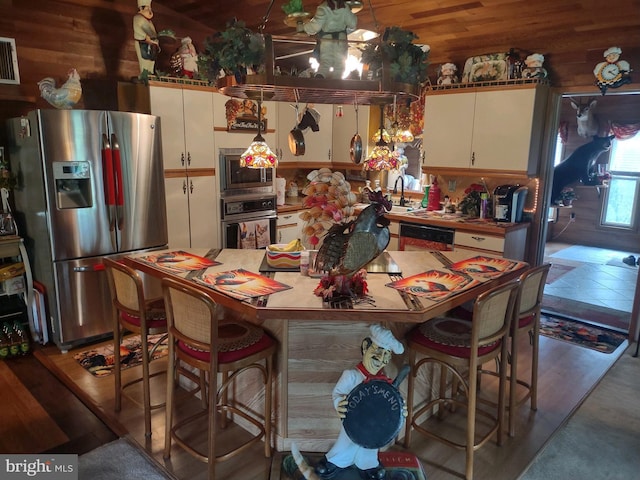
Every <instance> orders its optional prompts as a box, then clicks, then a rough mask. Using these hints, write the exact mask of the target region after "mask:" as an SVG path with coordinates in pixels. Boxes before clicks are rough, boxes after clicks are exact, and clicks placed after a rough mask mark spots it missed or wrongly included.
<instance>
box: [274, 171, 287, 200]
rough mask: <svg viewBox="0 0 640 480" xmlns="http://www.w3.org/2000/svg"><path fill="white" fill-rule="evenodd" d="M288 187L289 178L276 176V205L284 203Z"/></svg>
mask: <svg viewBox="0 0 640 480" xmlns="http://www.w3.org/2000/svg"><path fill="white" fill-rule="evenodd" d="M286 189H287V180H286V179H284V178H281V177H277V178H276V205H284V195H285V191H286Z"/></svg>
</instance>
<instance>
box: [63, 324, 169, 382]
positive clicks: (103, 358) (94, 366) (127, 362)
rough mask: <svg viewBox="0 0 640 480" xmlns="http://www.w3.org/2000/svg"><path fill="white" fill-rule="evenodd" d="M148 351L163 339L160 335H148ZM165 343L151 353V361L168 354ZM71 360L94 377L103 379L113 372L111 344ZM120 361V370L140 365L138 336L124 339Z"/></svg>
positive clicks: (139, 341) (76, 355)
mask: <svg viewBox="0 0 640 480" xmlns="http://www.w3.org/2000/svg"><path fill="white" fill-rule="evenodd" d="M147 338H148V342H149V345H148V347H149V351H151V350H152V349H153V348H154V346H155V345H156V344H157V343H158V342H161V341H162V339H163V335H162V334H157V335H149V337H147ZM168 353H169V352H168V350H167V345H166V341H165V343H161V344H160V345H158V347H157V348H156V349H155V351H154V352H153V357H152V360H156V359H158V358H161V357H165V356H167V354H168ZM73 358H75V360H76V361H77V362H78V363H79V364H80V365H82V367H83V368H85V369H86V370H87V371H88V372H90V373H91V374H92V375H94V376H96V377H105V376H108V375H111V373H112V372H113V344H112V343H110V344H106V345H104V346H100V347H96V348H93V349H91V350H86V351H84V352H80V353H76V354H75V355H74V356H73ZM120 361H121V362H122V369H127V368H131V367H135V366H137V365H140V364H141V363H142V343H141V339H140V335H132V336H130V337H127V338H125V340H124V341H123V342H122V345H120Z"/></svg>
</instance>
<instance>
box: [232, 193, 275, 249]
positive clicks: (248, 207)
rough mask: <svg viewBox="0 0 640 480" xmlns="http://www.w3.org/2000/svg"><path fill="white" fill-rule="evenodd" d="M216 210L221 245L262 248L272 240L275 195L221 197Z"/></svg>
mask: <svg viewBox="0 0 640 480" xmlns="http://www.w3.org/2000/svg"><path fill="white" fill-rule="evenodd" d="M220 211H221V212H222V245H223V247H224V248H265V247H266V246H267V245H268V244H271V243H276V220H277V214H276V197H275V195H267V196H257V197H235V198H234V197H227V198H222V199H221V209H220ZM265 228H266V229H267V230H266V231H265ZM251 237H253V238H251Z"/></svg>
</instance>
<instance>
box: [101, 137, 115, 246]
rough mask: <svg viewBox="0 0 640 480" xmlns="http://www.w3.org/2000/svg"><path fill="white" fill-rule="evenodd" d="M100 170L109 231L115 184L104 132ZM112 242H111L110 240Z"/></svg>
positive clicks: (112, 224)
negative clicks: (102, 176)
mask: <svg viewBox="0 0 640 480" xmlns="http://www.w3.org/2000/svg"><path fill="white" fill-rule="evenodd" d="M102 170H103V172H104V173H103V175H104V185H105V189H106V190H105V197H106V198H105V202H106V204H107V214H108V216H109V231H110V232H113V231H114V229H115V219H116V216H115V204H116V186H115V183H114V178H113V151H112V150H111V143H109V137H107V135H106V134H104V133H103V134H102ZM112 243H113V242H112Z"/></svg>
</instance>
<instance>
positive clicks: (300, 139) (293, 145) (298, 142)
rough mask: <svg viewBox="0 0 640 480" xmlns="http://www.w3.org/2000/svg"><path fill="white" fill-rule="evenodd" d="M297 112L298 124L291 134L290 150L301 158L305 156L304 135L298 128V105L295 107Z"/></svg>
mask: <svg viewBox="0 0 640 480" xmlns="http://www.w3.org/2000/svg"><path fill="white" fill-rule="evenodd" d="M294 108H295V110H296V123H295V125H294V127H293V128H292V129H291V131H290V132H289V150H290V151H291V153H292V154H293V155H294V156H296V157H299V156H301V155H304V151H305V148H304V135H303V134H302V130H300V127H298V104H297V103H296V106H295V107H294Z"/></svg>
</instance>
